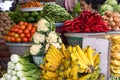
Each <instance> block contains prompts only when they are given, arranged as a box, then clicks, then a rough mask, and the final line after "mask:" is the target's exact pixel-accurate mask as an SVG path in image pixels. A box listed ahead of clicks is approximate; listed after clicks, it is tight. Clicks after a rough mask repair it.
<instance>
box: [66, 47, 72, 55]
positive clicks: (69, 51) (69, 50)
mask: <svg viewBox="0 0 120 80" xmlns="http://www.w3.org/2000/svg"><path fill="white" fill-rule="evenodd" d="M67 51H68V53H69V54H70V53H71V52H72V46H68V47H67Z"/></svg>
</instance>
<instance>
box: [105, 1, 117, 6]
mask: <svg viewBox="0 0 120 80" xmlns="http://www.w3.org/2000/svg"><path fill="white" fill-rule="evenodd" d="M105 4H109V5H111V6H115V5H117V4H118V3H117V0H106V1H105Z"/></svg>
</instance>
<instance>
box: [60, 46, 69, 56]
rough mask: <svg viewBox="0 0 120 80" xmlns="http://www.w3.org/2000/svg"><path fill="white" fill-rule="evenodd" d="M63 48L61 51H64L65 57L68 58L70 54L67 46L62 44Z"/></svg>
mask: <svg viewBox="0 0 120 80" xmlns="http://www.w3.org/2000/svg"><path fill="white" fill-rule="evenodd" d="M61 46H62V47H61V49H62V53H63V55H64V56H65V58H68V57H69V54H68V53H67V49H66V47H65V45H64V44H62V45H61Z"/></svg>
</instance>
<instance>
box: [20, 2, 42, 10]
mask: <svg viewBox="0 0 120 80" xmlns="http://www.w3.org/2000/svg"><path fill="white" fill-rule="evenodd" d="M20 7H21V8H33V7H43V4H42V3H40V2H37V1H30V2H26V3H24V4H22V5H21V6H20Z"/></svg>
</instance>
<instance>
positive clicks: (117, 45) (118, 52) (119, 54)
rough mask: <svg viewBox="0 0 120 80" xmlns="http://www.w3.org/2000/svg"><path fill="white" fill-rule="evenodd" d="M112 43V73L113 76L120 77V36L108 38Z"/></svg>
mask: <svg viewBox="0 0 120 80" xmlns="http://www.w3.org/2000/svg"><path fill="white" fill-rule="evenodd" d="M106 38H109V39H110V40H111V41H112V42H111V53H110V55H111V60H110V71H111V74H112V75H113V76H116V77H120V61H119V59H120V35H111V36H106Z"/></svg>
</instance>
